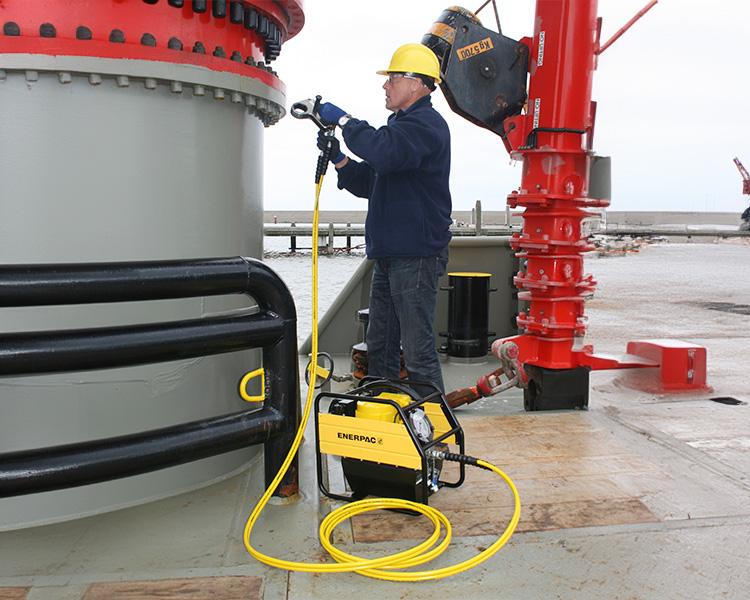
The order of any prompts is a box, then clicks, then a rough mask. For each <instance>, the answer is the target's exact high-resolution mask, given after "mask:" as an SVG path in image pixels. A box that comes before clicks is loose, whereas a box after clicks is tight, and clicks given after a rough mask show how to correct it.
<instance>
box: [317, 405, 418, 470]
mask: <svg viewBox="0 0 750 600" xmlns="http://www.w3.org/2000/svg"><path fill="white" fill-rule="evenodd" d="M318 436H319V438H318V439H319V443H320V451H321V452H323V453H325V454H335V455H336V456H345V457H348V458H359V459H361V460H369V461H371V462H378V463H385V464H387V465H394V466H397V467H407V468H409V469H421V468H422V459H421V458H420V456H419V453H418V452H417V449H416V448H415V447H414V442H413V441H412V439H411V438H410V437H409V433H408V432H407V431H406V428H405V427H404V425H402V424H399V423H387V422H386V421H376V420H374V419H362V418H355V417H347V416H344V415H332V414H328V413H324V414H320V415H318Z"/></svg>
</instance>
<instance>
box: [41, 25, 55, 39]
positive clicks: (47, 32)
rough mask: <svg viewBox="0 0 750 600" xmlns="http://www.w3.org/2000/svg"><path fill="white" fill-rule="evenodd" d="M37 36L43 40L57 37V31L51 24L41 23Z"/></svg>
mask: <svg viewBox="0 0 750 600" xmlns="http://www.w3.org/2000/svg"><path fill="white" fill-rule="evenodd" d="M39 35H40V36H41V37H43V38H53V37H56V36H57V30H56V29H55V26H54V25H53V24H52V23H42V24H41V25H40V26H39Z"/></svg>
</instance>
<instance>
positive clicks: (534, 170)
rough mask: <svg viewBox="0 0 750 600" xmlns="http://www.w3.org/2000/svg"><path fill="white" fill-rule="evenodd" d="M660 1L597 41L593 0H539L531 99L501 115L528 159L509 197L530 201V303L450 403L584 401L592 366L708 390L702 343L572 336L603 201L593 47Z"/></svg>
mask: <svg viewBox="0 0 750 600" xmlns="http://www.w3.org/2000/svg"><path fill="white" fill-rule="evenodd" d="M656 3H657V0H652V2H651V3H650V4H649V5H648V6H646V7H645V8H644V9H643V10H642V11H640V12H639V13H638V14H637V15H636V16H635V17H633V19H631V21H630V22H629V23H627V24H626V25H625V26H624V27H623V28H622V29H620V30H619V31H618V32H617V33H616V34H615V35H614V36H613V37H612V38H611V39H610V40H609V41H608V42H607V43H606V44H600V33H601V18H597V4H598V2H597V0H537V4H536V20H535V31H534V37H533V39H530V38H524V39H522V40H521V43H522V44H524V45H526V46H527V47H528V49H529V73H530V82H529V94H528V107H527V110H526V111H525V114H521V115H517V116H513V117H509V118H507V119H506V120H505V122H504V123H503V126H504V129H505V131H506V134H507V135H506V137H505V138H504V142H505V145H506V148H507V150H508V152H509V153H510V155H511V157H512V158H514V159H516V160H522V161H523V176H522V182H521V186H520V188H519V190H518V191H514V192H513V193H512V194H510V196H508V205H509V206H510V207H511V208H515V207H517V206H522V207H524V208H525V211H524V213H523V217H524V222H523V230H522V233H521V234H515V235H514V236H513V240H512V247H513V248H514V249H515V250H518V254H517V256H518V257H519V258H521V259H522V261H523V262H525V267H524V269H525V270H522V271H520V272H519V273H518V274H517V275H516V277H515V278H514V283H515V284H516V286H517V287H518V288H519V290H520V293H519V299H520V300H522V301H528V303H529V307H528V310H526V311H525V312H522V313H520V314H519V316H518V318H517V323H518V326H519V328H520V329H521V330H522V331H523V333H522V334H521V335H517V336H514V337H510V338H505V339H499V340H496V341H495V342H494V343H493V344H492V352H493V354H495V355H496V356H497V357H498V358H499V359H500V361H501V363H502V365H503V366H502V367H501V368H500V369H498V370H497V371H494V372H493V373H490V374H489V375H486V376H484V377H482V378H480V380H479V381H478V382H477V386H475V387H473V388H467V389H466V390H459V391H458V392H454V393H453V398H451V397H450V396H449V401H451V400H452V402H451V404H452V405H453V406H458V405H460V404H464V403H466V402H470V401H472V400H474V399H477V398H478V397H482V396H487V395H491V394H494V393H497V392H499V391H502V390H503V389H507V387H510V386H512V385H520V386H521V387H523V388H524V405H525V408H526V409H527V410H554V409H566V408H585V407H586V406H587V405H588V391H589V372H590V371H591V370H592V369H593V370H600V369H642V368H644V367H645V368H646V369H645V370H644V371H643V375H644V377H642V378H640V382H639V384H638V385H639V387H641V388H642V389H648V390H649V391H653V392H675V391H687V390H704V389H707V386H706V350H705V348H702V347H699V346H694V345H690V344H686V343H683V342H680V341H676V340H651V341H632V342H630V343H629V344H628V346H627V354H625V355H623V356H619V357H612V356H604V355H599V354H595V353H594V350H593V346H591V345H583V344H577V342H580V341H581V340H582V338H583V336H584V334H585V331H586V317H585V315H584V309H583V305H584V300H585V298H586V297H587V296H590V295H591V294H592V292H593V290H594V288H595V286H596V282H595V281H594V279H593V277H592V276H591V275H586V274H584V271H583V256H582V254H583V253H584V252H586V251H588V250H591V249H592V246H590V245H589V242H588V240H587V238H586V237H585V236H584V235H583V234H582V222H583V220H584V219H585V218H587V217H590V216H591V214H590V213H589V212H587V210H586V209H588V208H597V207H605V206H608V205H609V200H608V199H600V198H594V197H591V195H590V193H589V175H590V169H591V165H592V162H593V161H594V153H593V151H592V144H593V133H594V121H595V116H596V114H595V113H596V104H595V103H593V102H592V101H591V88H592V79H593V72H594V70H595V69H596V64H597V57H598V55H599V54H601V53H602V52H603V51H604V50H605V49H606V48H608V47H609V45H611V44H612V43H613V42H614V41H615V40H616V39H617V38H619V37H620V35H622V34H623V33H624V32H625V31H626V30H627V29H628V28H629V27H630V26H632V25H633V23H635V22H636V21H637V20H638V19H639V18H640V17H641V16H643V14H645V13H646V12H647V11H648V10H649V9H651V8H652V7H653V6H654V5H655V4H656ZM522 264H523V263H522ZM502 374H505V375H506V376H507V381H505V383H502V378H501V376H502ZM471 396H474V397H473V398H472V397H471Z"/></svg>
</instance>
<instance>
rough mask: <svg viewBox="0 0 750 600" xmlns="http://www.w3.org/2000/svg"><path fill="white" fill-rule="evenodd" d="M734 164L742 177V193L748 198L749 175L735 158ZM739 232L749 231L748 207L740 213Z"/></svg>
mask: <svg viewBox="0 0 750 600" xmlns="http://www.w3.org/2000/svg"><path fill="white" fill-rule="evenodd" d="M734 164H735V165H737V169H738V170H739V172H740V175H742V193H743V194H745V195H746V196H750V173H748V172H747V169H746V168H745V165H743V164H742V161H740V159H739V158H737V157H736V156H735V158H734ZM740 231H750V206H748V207H747V208H746V209H745V210H744V212H743V213H742V223H741V224H740Z"/></svg>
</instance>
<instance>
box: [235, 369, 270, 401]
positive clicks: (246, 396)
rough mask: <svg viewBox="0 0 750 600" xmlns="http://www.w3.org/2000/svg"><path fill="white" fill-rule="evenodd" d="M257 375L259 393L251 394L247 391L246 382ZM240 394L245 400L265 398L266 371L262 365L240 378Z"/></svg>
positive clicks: (261, 399)
mask: <svg viewBox="0 0 750 600" xmlns="http://www.w3.org/2000/svg"><path fill="white" fill-rule="evenodd" d="M258 375H260V395H259V396H251V395H250V394H248V393H247V384H248V383H250V380H251V379H255V378H256V377H257V376H258ZM240 396H242V399H243V400H244V401H245V402H263V401H264V400H265V399H266V371H265V369H264V368H263V367H261V368H260V369H255V371H250V372H249V373H247V374H246V375H245V376H244V377H243V378H242V379H241V380H240Z"/></svg>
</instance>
